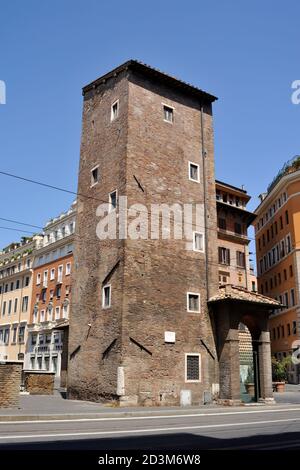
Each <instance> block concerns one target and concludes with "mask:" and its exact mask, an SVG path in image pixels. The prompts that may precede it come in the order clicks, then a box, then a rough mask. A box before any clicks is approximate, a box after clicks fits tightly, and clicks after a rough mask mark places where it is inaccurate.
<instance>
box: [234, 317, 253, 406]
mask: <svg viewBox="0 0 300 470" xmlns="http://www.w3.org/2000/svg"><path fill="white" fill-rule="evenodd" d="M238 332H239V356H240V394H241V400H242V402H243V403H251V402H256V401H257V383H256V382H257V380H256V377H257V373H256V371H257V366H258V365H257V363H256V362H257V361H256V358H257V355H256V354H255V351H253V341H252V335H251V332H250V330H249V328H247V326H246V325H245V324H244V323H239V327H238Z"/></svg>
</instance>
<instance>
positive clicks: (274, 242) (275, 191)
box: [254, 156, 300, 383]
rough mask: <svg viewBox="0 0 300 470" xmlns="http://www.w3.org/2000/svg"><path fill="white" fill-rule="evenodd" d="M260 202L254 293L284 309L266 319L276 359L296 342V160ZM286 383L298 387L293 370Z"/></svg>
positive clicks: (299, 310) (299, 311)
mask: <svg viewBox="0 0 300 470" xmlns="http://www.w3.org/2000/svg"><path fill="white" fill-rule="evenodd" d="M260 199H261V203H260V205H259V206H258V207H257V209H256V211H255V213H256V219H255V221H254V226H255V239H256V259H257V270H258V290H259V292H260V293H261V294H264V295H266V296H269V297H273V298H275V299H277V300H279V301H280V302H281V303H282V304H283V305H284V308H282V309H280V310H277V311H275V313H274V314H272V316H271V317H270V333H271V341H272V354H273V355H275V357H277V358H278V359H280V358H282V357H285V356H287V355H289V354H291V352H292V351H293V350H294V349H297V344H296V343H295V341H296V340H299V319H300V316H299V315H300V305H299V294H300V292H299V276H300V156H297V157H295V158H294V159H292V160H290V161H289V162H287V163H286V164H285V165H284V167H283V168H282V170H281V171H280V172H279V173H278V175H277V176H276V178H275V179H274V180H273V182H272V183H271V184H270V186H269V187H268V190H267V192H266V193H263V194H261V195H260ZM289 380H290V381H291V382H293V383H299V373H298V368H297V367H295V366H292V367H291V371H290V376H289Z"/></svg>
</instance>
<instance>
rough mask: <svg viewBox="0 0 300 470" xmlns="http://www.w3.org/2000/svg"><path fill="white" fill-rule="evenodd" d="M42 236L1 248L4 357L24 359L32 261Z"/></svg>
mask: <svg viewBox="0 0 300 470" xmlns="http://www.w3.org/2000/svg"><path fill="white" fill-rule="evenodd" d="M40 239H41V237H39V236H34V237H32V238H27V237H23V238H22V241H21V242H20V243H11V244H10V245H9V246H7V247H6V248H4V249H3V250H2V251H1V252H0V360H8V361H15V360H19V361H23V360H24V354H25V345H26V341H27V324H28V323H29V316H30V305H31V293H32V265H33V258H34V253H35V249H36V247H37V245H38V243H39V241H40Z"/></svg>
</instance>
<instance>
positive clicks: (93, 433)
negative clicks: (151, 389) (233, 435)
mask: <svg viewBox="0 0 300 470" xmlns="http://www.w3.org/2000/svg"><path fill="white" fill-rule="evenodd" d="M296 421H300V418H290V419H274V420H271V421H252V422H248V421H246V422H244V423H243V422H242V423H226V424H204V425H199V426H180V427H171V428H149V429H126V430H125V429H124V430H119V431H88V432H80V431H79V432H72V433H56V434H24V435H15V436H13V435H12V436H1V435H0V442H1V441H2V440H9V439H14V440H16V439H17V440H20V439H32V438H34V439H36V438H46V437H75V436H77V437H79V436H103V435H114V434H141V433H149V432H162V431H163V432H168V431H188V430H192V429H217V428H226V427H227V428H228V427H236V426H253V425H258V424H275V423H289V422H296Z"/></svg>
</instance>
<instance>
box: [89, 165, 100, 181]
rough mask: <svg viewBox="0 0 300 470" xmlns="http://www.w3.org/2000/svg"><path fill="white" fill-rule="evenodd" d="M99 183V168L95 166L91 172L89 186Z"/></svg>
mask: <svg viewBox="0 0 300 470" xmlns="http://www.w3.org/2000/svg"><path fill="white" fill-rule="evenodd" d="M97 183H99V167H98V166H96V167H95V168H93V169H92V170H91V186H94V185H95V184H97Z"/></svg>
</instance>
